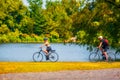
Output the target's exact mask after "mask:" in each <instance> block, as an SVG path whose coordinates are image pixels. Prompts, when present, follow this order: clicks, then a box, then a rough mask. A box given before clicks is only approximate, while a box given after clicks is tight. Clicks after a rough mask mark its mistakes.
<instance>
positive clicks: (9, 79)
mask: <svg viewBox="0 0 120 80" xmlns="http://www.w3.org/2000/svg"><path fill="white" fill-rule="evenodd" d="M0 80H120V69H102V70H74V71H58V72H37V73H32V72H30V73H9V74H0Z"/></svg>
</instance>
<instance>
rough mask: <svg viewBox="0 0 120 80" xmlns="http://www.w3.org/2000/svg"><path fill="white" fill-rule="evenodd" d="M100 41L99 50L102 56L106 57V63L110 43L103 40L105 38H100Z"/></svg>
mask: <svg viewBox="0 0 120 80" xmlns="http://www.w3.org/2000/svg"><path fill="white" fill-rule="evenodd" d="M98 39H99V40H100V43H99V46H98V48H99V49H100V50H101V52H102V55H104V56H105V58H106V61H108V54H107V49H108V46H109V45H108V43H107V41H106V40H105V39H104V38H103V36H99V37H98Z"/></svg>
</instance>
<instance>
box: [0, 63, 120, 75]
mask: <svg viewBox="0 0 120 80" xmlns="http://www.w3.org/2000/svg"><path fill="white" fill-rule="evenodd" d="M109 68H120V62H112V63H108V62H97V63H92V62H0V74H3V73H20V72H53V71H63V70H96V69H109Z"/></svg>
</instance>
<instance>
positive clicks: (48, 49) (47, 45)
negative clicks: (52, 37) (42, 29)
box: [41, 38, 52, 60]
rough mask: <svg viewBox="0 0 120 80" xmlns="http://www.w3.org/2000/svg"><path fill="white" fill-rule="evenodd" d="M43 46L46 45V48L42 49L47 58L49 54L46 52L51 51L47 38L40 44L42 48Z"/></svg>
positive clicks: (47, 58)
mask: <svg viewBox="0 0 120 80" xmlns="http://www.w3.org/2000/svg"><path fill="white" fill-rule="evenodd" d="M43 46H46V49H45V50H43V51H44V52H45V53H46V60H49V55H48V53H49V51H51V50H52V49H51V46H50V43H49V41H48V38H44V44H43V45H42V46H41V48H42V47H43Z"/></svg>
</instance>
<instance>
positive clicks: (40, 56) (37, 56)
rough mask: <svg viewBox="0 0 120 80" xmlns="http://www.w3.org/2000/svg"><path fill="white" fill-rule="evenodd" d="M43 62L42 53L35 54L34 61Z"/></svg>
mask: <svg viewBox="0 0 120 80" xmlns="http://www.w3.org/2000/svg"><path fill="white" fill-rule="evenodd" d="M42 60H43V55H42V54H41V53H40V52H35V53H34V54H33V61H35V62H39V61H42Z"/></svg>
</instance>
